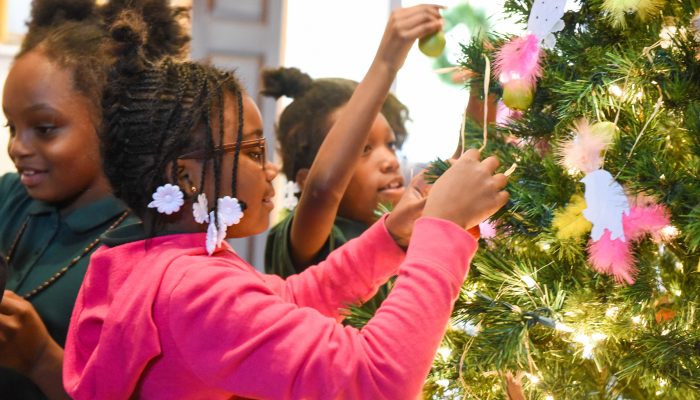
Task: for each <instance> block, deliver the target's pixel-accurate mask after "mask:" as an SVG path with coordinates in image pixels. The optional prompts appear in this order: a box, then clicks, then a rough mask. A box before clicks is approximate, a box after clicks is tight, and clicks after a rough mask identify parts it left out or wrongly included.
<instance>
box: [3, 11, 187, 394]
mask: <svg viewBox="0 0 700 400" xmlns="http://www.w3.org/2000/svg"><path fill="white" fill-rule="evenodd" d="M123 3H124V2H121V1H119V2H114V3H113V4H112V3H108V4H106V5H105V6H102V7H98V6H96V4H95V1H94V0H82V1H80V0H71V1H49V0H44V1H34V2H33V3H32V15H31V20H30V21H29V23H28V28H29V29H28V33H27V35H26V36H25V38H24V40H23V42H22V47H21V49H20V52H19V53H18V54H17V56H16V57H15V60H14V63H13V65H12V68H11V69H10V72H9V74H8V77H7V80H6V83H5V87H4V92H3V99H2V102H3V110H4V113H5V117H6V119H7V126H8V128H9V131H10V137H9V143H8V152H9V155H10V157H11V159H12V161H13V163H14V164H15V166H16V168H17V173H8V174H6V175H3V176H0V216H1V217H0V254H3V256H4V261H5V262H6V263H7V264H8V266H9V270H8V277H7V278H8V280H7V289H8V290H7V291H5V292H4V297H3V299H2V302H1V303H0V397H1V398H3V399H39V398H46V397H48V398H65V397H66V394H65V392H64V390H63V385H62V383H61V363H62V360H63V345H64V342H65V339H66V334H67V330H68V322H69V319H70V315H71V312H72V309H73V305H74V303H75V299H76V296H77V293H78V289H79V288H80V285H81V283H82V281H83V276H84V274H85V270H86V268H87V265H88V258H89V256H90V254H91V253H92V252H93V251H94V250H95V249H96V247H98V246H99V245H100V236H101V235H102V234H103V233H105V232H107V231H109V230H111V229H113V228H114V227H116V226H118V225H124V224H127V223H129V222H134V221H135V220H136V219H135V218H134V217H133V216H131V215H130V214H129V212H128V211H127V209H126V207H125V206H124V204H123V203H122V202H120V201H118V200H117V199H116V198H115V197H113V196H112V195H111V191H110V187H109V184H108V182H107V180H106V178H105V177H104V175H103V172H102V169H101V162H100V157H99V142H98V136H97V129H98V126H99V124H100V115H101V107H100V99H101V93H102V86H103V82H104V79H105V74H106V69H107V67H108V66H109V64H110V63H111V58H110V57H108V56H107V54H110V53H108V52H107V50H109V47H108V45H109V43H110V42H111V40H110V39H109V36H108V35H107V32H106V29H105V24H104V23H103V21H105V20H107V21H109V20H110V19H114V18H115V17H116V15H117V14H119V13H120V12H121V11H123V10H124V5H123ZM140 4H142V6H143V10H145V11H144V14H145V15H144V17H145V19H146V20H147V21H148V22H149V26H154V27H157V28H158V29H157V30H153V32H151V37H150V39H151V41H152V42H153V43H157V47H156V46H151V47H147V48H146V50H147V51H148V52H150V53H151V54H149V56H152V57H154V58H155V57H160V56H162V55H165V54H176V53H178V52H179V50H180V49H182V48H183V46H184V44H186V43H187V42H188V37H187V36H186V35H184V33H183V32H182V28H181V27H180V25H179V24H178V21H177V19H176V18H175V15H176V14H177V13H178V12H179V10H175V9H171V8H170V7H169V5H168V2H167V1H166V0H162V1H156V0H147V1H143V2H141V3H140ZM135 11H139V12H140V11H141V10H135ZM42 392H43V393H42Z"/></svg>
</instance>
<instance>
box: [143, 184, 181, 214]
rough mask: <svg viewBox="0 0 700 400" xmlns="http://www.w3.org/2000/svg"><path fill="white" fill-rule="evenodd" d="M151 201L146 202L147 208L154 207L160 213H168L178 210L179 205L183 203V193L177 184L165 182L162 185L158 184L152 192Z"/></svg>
mask: <svg viewBox="0 0 700 400" xmlns="http://www.w3.org/2000/svg"><path fill="white" fill-rule="evenodd" d="M152 197H153V201H151V202H150V203H148V208H155V209H157V210H158V212H159V213H161V214H167V215H170V214H172V213H176V212H178V211H180V207H182V205H183V204H185V201H184V200H183V198H184V195H183V194H182V190H180V187H179V186H175V185H171V184H170V183H166V184H165V185H163V186H158V188H157V189H156V191H155V193H153V196H152Z"/></svg>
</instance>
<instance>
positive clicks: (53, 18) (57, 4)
mask: <svg viewBox="0 0 700 400" xmlns="http://www.w3.org/2000/svg"><path fill="white" fill-rule="evenodd" d="M31 10H32V12H31V19H30V20H29V22H28V23H27V26H28V27H29V29H30V30H33V29H36V28H40V27H48V26H51V25H55V24H59V23H63V22H66V21H78V22H79V21H84V20H86V19H88V18H92V17H94V16H95V0H33V1H32V6H31Z"/></svg>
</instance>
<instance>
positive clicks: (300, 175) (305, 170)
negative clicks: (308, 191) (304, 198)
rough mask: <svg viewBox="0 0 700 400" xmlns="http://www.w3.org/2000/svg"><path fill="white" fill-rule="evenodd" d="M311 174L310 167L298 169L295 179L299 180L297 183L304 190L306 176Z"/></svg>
mask: <svg viewBox="0 0 700 400" xmlns="http://www.w3.org/2000/svg"><path fill="white" fill-rule="evenodd" d="M308 176H309V169H308V168H301V169H300V170H298V171H297V176H296V177H295V180H296V182H297V185H299V189H301V191H302V192H303V191H304V184H306V178H307V177H308Z"/></svg>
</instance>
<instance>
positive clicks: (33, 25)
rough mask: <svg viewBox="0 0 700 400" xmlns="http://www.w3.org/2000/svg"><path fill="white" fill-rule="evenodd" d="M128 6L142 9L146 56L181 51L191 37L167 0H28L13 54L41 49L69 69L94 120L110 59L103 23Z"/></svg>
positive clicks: (180, 12) (180, 13)
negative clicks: (146, 29) (21, 36)
mask: <svg viewBox="0 0 700 400" xmlns="http://www.w3.org/2000/svg"><path fill="white" fill-rule="evenodd" d="M127 9H130V10H134V11H135V12H138V13H139V14H141V15H143V18H144V20H145V21H147V22H148V25H149V26H150V27H151V28H150V29H149V32H148V34H149V41H148V42H149V45H148V46H146V48H145V50H146V51H145V55H146V56H147V57H149V58H159V57H161V56H164V55H181V54H182V53H183V52H184V51H185V49H186V44H187V43H188V42H189V39H190V38H189V36H188V35H187V34H186V33H185V30H184V28H183V27H182V25H181V23H180V20H181V18H182V17H183V16H184V15H185V12H186V9H185V8H182V7H171V6H170V5H169V2H168V0H112V1H110V2H108V3H106V4H105V5H103V6H97V5H96V2H95V0H33V1H32V9H31V17H30V20H29V22H28V23H27V27H28V30H27V34H26V36H25V37H24V40H23V41H22V46H21V48H20V51H19V53H17V55H16V56H15V59H19V58H21V57H22V56H24V55H25V54H27V53H29V52H32V51H34V50H40V51H42V53H43V54H44V55H45V56H46V57H47V58H48V59H49V60H50V61H52V62H55V63H56V64H57V65H59V66H61V67H63V68H66V69H68V70H70V71H72V78H73V85H74V87H75V89H76V90H77V91H78V92H79V93H82V94H83V95H85V97H86V98H87V99H88V100H89V101H90V103H91V104H92V106H93V110H91V111H93V115H94V116H95V117H96V118H95V119H96V120H99V119H100V118H99V117H100V111H101V106H100V101H101V98H102V89H103V85H104V82H105V79H106V74H107V69H108V68H109V66H110V65H111V64H112V61H113V59H112V57H111V54H112V53H111V50H110V41H109V36H108V35H107V27H108V25H107V24H109V23H110V21H112V20H114V19H115V18H116V17H117V16H118V15H119V14H120V13H121V12H122V11H124V10H127Z"/></svg>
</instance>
